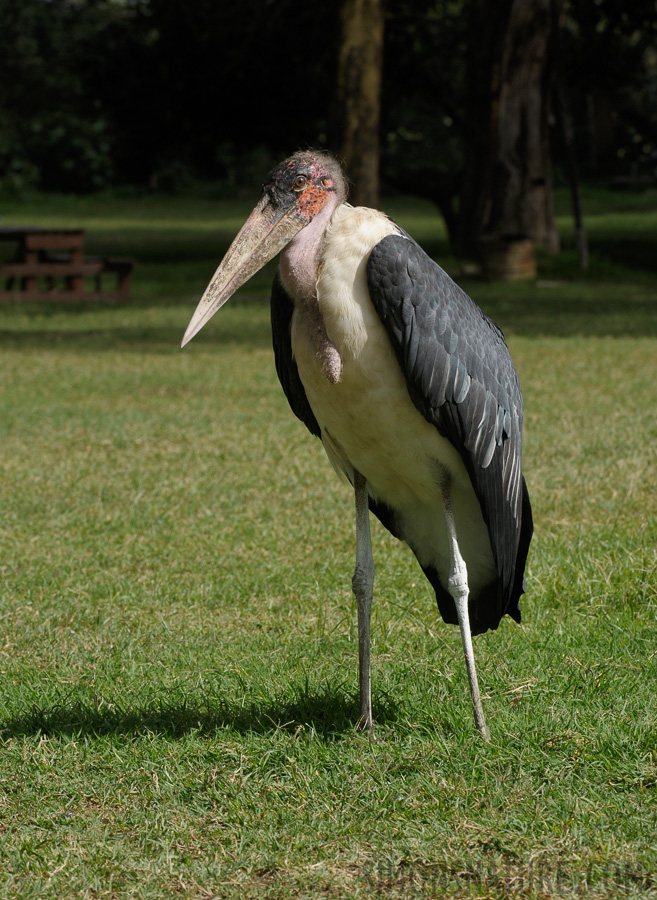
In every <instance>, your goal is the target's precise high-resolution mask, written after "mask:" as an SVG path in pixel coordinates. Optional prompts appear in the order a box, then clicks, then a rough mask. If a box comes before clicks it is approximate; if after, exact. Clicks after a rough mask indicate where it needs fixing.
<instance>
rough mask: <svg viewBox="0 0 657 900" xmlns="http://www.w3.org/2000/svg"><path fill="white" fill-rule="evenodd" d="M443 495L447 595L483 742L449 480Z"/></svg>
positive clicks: (466, 592) (465, 580)
mask: <svg viewBox="0 0 657 900" xmlns="http://www.w3.org/2000/svg"><path fill="white" fill-rule="evenodd" d="M441 491H442V495H443V505H444V507H445V522H446V524H447V538H448V540H449V550H450V559H451V566H450V568H451V572H450V576H449V583H448V587H449V592H450V594H451V595H452V597H453V598H454V603H455V605H456V615H457V618H458V620H459V629H460V631H461V641H462V643H463V652H464V655H465V666H466V669H467V672H468V681H469V683H470V695H471V697H472V707H473V711H474V718H475V724H476V726H477V728H478V730H479V732H480V734H481V736H482V737H483V738H484V740H486V741H487V740H488V728H487V727H486V720H485V719H484V710H483V707H482V705H481V696H480V694H479V682H478V680H477V670H476V669H475V660H474V649H473V647H472V633H471V631H470V612H469V610H468V598H469V596H470V588H469V587H468V569H467V566H466V564H465V560H464V559H463V556H462V555H461V550H460V548H459V542H458V540H457V538H456V525H455V523H454V507H453V505H452V492H451V490H450V485H449V479H448V478H447V476H446V477H445V478H444V480H443V482H442V484H441Z"/></svg>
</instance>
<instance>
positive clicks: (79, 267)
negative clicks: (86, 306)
mask: <svg viewBox="0 0 657 900" xmlns="http://www.w3.org/2000/svg"><path fill="white" fill-rule="evenodd" d="M0 241H12V242H13V243H14V244H15V252H14V256H13V258H12V259H11V260H9V261H7V262H2V261H0V300H16V299H21V300H23V299H48V298H57V299H94V298H101V297H102V298H107V297H124V298H125V297H128V296H129V295H130V275H131V273H132V270H133V268H134V261H133V260H131V259H118V258H112V257H101V256H85V255H84V230H83V229H82V228H42V227H38V226H33V225H2V226H0ZM107 272H111V273H114V274H115V275H116V276H117V279H118V283H117V288H116V291H114V292H106V291H103V290H102V283H101V276H102V275H103V274H104V273H107ZM89 277H93V279H94V286H95V290H93V291H89V290H87V289H86V288H85V278H89ZM3 282H4V284H3Z"/></svg>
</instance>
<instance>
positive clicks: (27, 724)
mask: <svg viewBox="0 0 657 900" xmlns="http://www.w3.org/2000/svg"><path fill="white" fill-rule="evenodd" d="M373 715H374V719H375V721H376V722H377V724H379V725H389V724H391V723H393V722H394V721H395V719H396V717H397V707H396V705H395V703H394V702H393V701H392V700H391V699H390V698H388V697H383V698H373ZM358 717H359V707H358V701H357V699H355V698H354V697H353V696H349V695H347V694H344V693H343V692H341V691H340V690H330V689H326V690H324V691H320V692H317V693H313V692H307V691H306V690H304V689H301V690H298V691H297V695H296V697H295V698H294V699H292V700H288V701H284V700H283V701H281V702H280V703H278V702H276V701H272V702H271V703H251V704H250V705H248V706H244V705H242V704H240V703H235V702H234V701H228V700H224V699H213V700H211V701H210V700H206V699H202V700H201V701H200V702H198V701H195V700H186V699H185V698H181V699H177V700H176V701H175V702H167V701H164V700H162V699H159V700H156V701H153V702H151V703H150V704H148V705H146V706H141V707H134V708H131V707H122V706H121V705H120V704H118V703H116V702H114V701H110V702H109V703H106V702H99V701H95V702H85V701H73V702H70V703H66V702H63V703H57V704H54V705H53V706H51V707H49V708H48V707H45V708H39V707H33V708H32V709H31V710H29V711H28V712H26V713H23V714H22V715H19V716H17V717H16V718H14V719H9V720H7V721H5V722H2V723H0V737H1V738H4V739H8V738H13V737H34V736H38V735H47V736H51V737H71V738H75V739H79V738H81V737H86V736H89V737H102V736H108V735H135V736H137V735H143V734H158V735H162V736H163V737H166V738H172V739H177V738H181V737H183V736H185V735H187V734H191V733H197V734H201V735H213V734H216V733H217V732H219V731H228V732H237V733H239V734H248V733H255V734H268V733H272V732H275V731H284V732H287V733H290V734H294V733H295V732H296V731H298V730H299V729H304V730H305V729H312V730H313V732H314V734H315V735H316V736H317V737H319V738H321V739H323V740H327V741H330V740H336V739H339V738H340V737H341V736H343V735H344V734H347V733H349V732H353V730H354V727H355V725H356V723H357V722H358Z"/></svg>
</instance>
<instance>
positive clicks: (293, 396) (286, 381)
mask: <svg viewBox="0 0 657 900" xmlns="http://www.w3.org/2000/svg"><path fill="white" fill-rule="evenodd" d="M293 311H294V304H293V303H292V298H291V297H290V296H289V294H288V293H287V291H286V290H285V288H284V287H283V282H282V281H281V277H280V275H279V273H278V272H277V273H276V276H275V278H274V283H273V285H272V288H271V333H272V341H273V344H274V360H275V362H276V373H277V375H278V380H279V381H280V383H281V386H282V388H283V391H284V392H285V396H286V397H287V402H288V403H289V404H290V407H291V409H292V412H293V413H294V415H295V416H296V417H297V418H298V419H301V421H302V422H303V424H304V425H305V426H306V428H307V429H308V431H310V433H311V434H314V435H315V436H316V437H321V430H320V427H319V425H318V423H317V419H316V418H315V415H314V413H313V411H312V409H311V408H310V404H309V403H308V398H307V397H306V392H305V390H304V387H303V384H302V383H301V379H300V378H299V369H298V368H297V364H296V362H295V361H294V357H293V356H292V336H291V334H290V324H291V322H292V313H293Z"/></svg>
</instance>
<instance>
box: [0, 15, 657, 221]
mask: <svg viewBox="0 0 657 900" xmlns="http://www.w3.org/2000/svg"><path fill="white" fill-rule="evenodd" d="M480 5H481V0H448V2H444V0H441V2H438V0H420V2H418V0H397V2H395V3H394V4H392V3H390V4H387V6H386V7H385V12H386V21H385V43H384V52H383V84H382V99H383V104H382V110H381V124H380V146H381V176H382V181H383V184H384V186H385V185H388V186H389V187H400V188H403V189H404V190H411V191H413V192H415V193H423V194H425V195H426V196H430V197H433V199H435V200H436V201H438V202H442V206H443V207H444V209H445V210H448V209H449V203H451V202H453V199H454V198H458V195H459V191H460V185H461V179H462V176H463V172H464V170H465V166H466V147H467V143H468V141H469V140H471V139H472V135H473V134H476V132H477V129H478V128H479V127H480V122H478V121H476V120H475V121H473V120H472V119H469V118H468V114H467V112H468V108H469V107H468V103H467V91H468V66H467V61H468V56H469V55H471V54H472V53H473V52H474V53H476V52H477V47H476V41H477V40H478V39H481V37H482V36H479V38H478V36H477V33H476V31H473V29H472V27H471V25H472V16H473V11H474V10H475V9H476V7H478V6H480ZM0 21H1V22H2V29H1V30H0V182H1V183H2V186H3V187H5V188H15V189H18V188H20V187H21V186H24V185H26V184H32V185H36V186H39V187H41V188H43V189H58V190H69V191H91V190H94V189H97V188H101V187H104V186H107V185H111V184H116V183H137V184H149V183H150V184H151V185H155V186H159V187H163V188H166V187H175V186H176V185H180V184H181V183H184V182H185V180H186V179H189V178H192V177H199V178H212V179H213V180H216V181H221V182H223V183H224V184H225V186H226V190H227V191H229V190H235V189H236V188H237V187H238V186H239V184H240V183H241V182H242V181H244V182H246V181H253V179H254V178H256V179H259V178H261V176H262V172H263V166H266V165H267V164H269V162H270V161H271V160H273V159H276V158H278V157H281V156H284V155H286V154H288V153H289V152H291V151H292V150H295V149H297V148H300V147H307V146H312V145H315V146H318V145H319V146H323V147H325V146H328V147H329V148H334V149H338V148H339V138H338V137H337V136H336V133H335V132H336V125H335V123H336V121H338V120H339V116H337V115H336V110H335V85H336V79H337V65H338V56H339V44H340V36H341V29H340V16H339V14H338V11H337V8H336V6H334V5H333V4H307V3H303V2H301V0H272V2H265V0H241V2H239V3H236V2H226V3H216V2H214V0H186V2H185V3H179V2H177V0H21V2H20V3H16V2H15V0H0ZM473 42H475V46H473ZM559 72H560V78H561V79H562V82H563V85H564V86H565V89H566V94H567V100H568V104H569V107H570V109H571V111H572V115H573V121H574V122H575V124H576V128H575V140H576V151H577V156H578V160H579V164H580V167H581V168H583V169H584V170H586V171H589V172H591V173H592V174H600V175H613V174H616V175H628V174H636V173H637V172H645V173H646V174H650V173H651V172H652V170H653V168H654V167H655V156H656V153H657V0H633V2H632V3H631V4H628V3H627V2H625V0H595V2H592V0H568V2H567V3H566V6H565V11H564V17H563V24H562V27H561V29H560V42H559ZM559 152H560V150H559V147H558V145H556V144H555V153H556V155H557V158H558V155H559Z"/></svg>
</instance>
